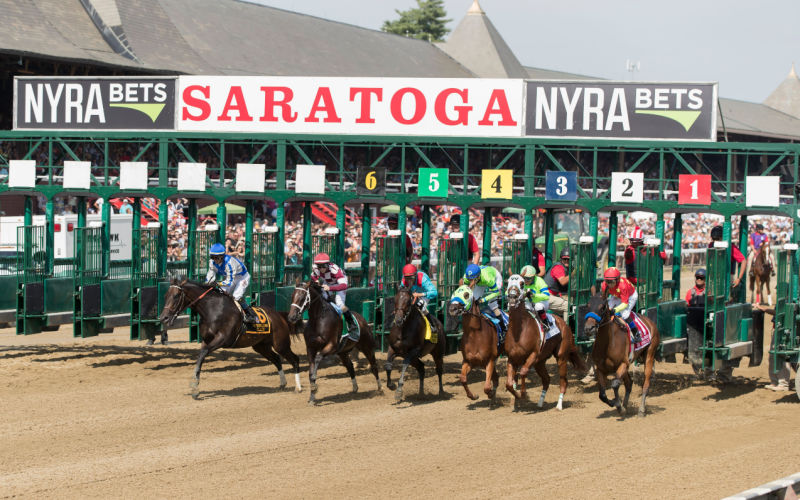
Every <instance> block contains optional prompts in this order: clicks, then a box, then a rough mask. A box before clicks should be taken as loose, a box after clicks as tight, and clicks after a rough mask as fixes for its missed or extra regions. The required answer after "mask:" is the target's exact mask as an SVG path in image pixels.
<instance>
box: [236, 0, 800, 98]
mask: <svg viewBox="0 0 800 500" xmlns="http://www.w3.org/2000/svg"><path fill="white" fill-rule="evenodd" d="M251 1H256V2H258V3H263V4H265V5H270V6H273V7H278V8H281V9H286V10H291V11H295V12H301V13H303V14H309V15H313V16H317V17H321V18H325V19H330V20H334V21H340V22H344V23H348V24H353V25H356V26H361V27H364V28H370V29H376V30H377V29H380V27H381V25H382V24H383V22H384V21H386V20H390V19H396V18H397V17H398V16H397V14H396V13H395V9H397V10H406V9H408V8H412V7H415V6H416V2H415V1H414V0H391V1H390V0H251ZM472 1H473V0H444V5H445V9H446V11H447V18H448V19H452V20H453V21H451V22H450V23H449V24H448V28H450V29H451V30H452V29H454V28H455V27H456V26H457V24H458V22H460V21H461V19H462V18H463V17H464V15H465V14H466V12H467V10H468V9H469V7H470V5H472ZM479 2H480V5H481V7H482V8H483V10H484V12H486V15H487V16H488V17H489V19H490V20H491V21H492V24H494V26H495V28H497V30H498V32H499V33H500V34H501V35H502V37H503V38H504V39H505V41H506V43H507V44H508V45H509V47H511V50H512V51H513V52H514V54H515V55H516V56H517V59H519V61H520V63H522V64H523V65H524V66H532V67H536V68H544V69H552V70H559V71H566V72H569V73H577V74H581V75H588V76H596V77H600V78H608V79H612V80H621V81H631V80H636V81H670V82H719V95H720V96H721V97H726V98H729V99H740V100H744V101H750V102H762V101H764V99H766V98H767V96H768V95H769V94H770V93H771V92H772V91H773V90H774V89H775V88H776V87H777V86H778V85H780V83H781V82H782V81H783V80H784V79H785V78H786V77H787V75H788V74H789V70H790V69H791V67H792V64H793V63H794V62H797V63H800V29H799V28H800V24H798V19H800V1H798V0H769V1H766V2H754V1H752V0H725V1H721V0H691V1H689V0H670V1H668V2H656V1H652V0H604V1H598V0H558V1H552V0H548V1H545V0H535V1H533V0H479ZM628 61H632V62H638V63H639V65H638V67H639V69H638V70H635V71H629V70H628V69H627V62H628ZM798 70H800V68H798Z"/></svg>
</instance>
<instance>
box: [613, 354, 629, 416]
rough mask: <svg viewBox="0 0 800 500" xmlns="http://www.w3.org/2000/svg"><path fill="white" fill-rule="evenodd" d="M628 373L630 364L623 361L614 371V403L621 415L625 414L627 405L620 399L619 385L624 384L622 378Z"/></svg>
mask: <svg viewBox="0 0 800 500" xmlns="http://www.w3.org/2000/svg"><path fill="white" fill-rule="evenodd" d="M627 374H628V364H627V363H621V364H620V365H619V366H618V367H617V371H616V372H615V373H614V380H612V381H611V388H612V389H614V403H615V406H616V408H617V411H618V412H619V414H620V415H625V410H626V409H627V406H623V405H622V403H621V402H620V399H619V386H620V385H621V384H622V378H623V377H624V376H625V375H627ZM626 402H627V398H626Z"/></svg>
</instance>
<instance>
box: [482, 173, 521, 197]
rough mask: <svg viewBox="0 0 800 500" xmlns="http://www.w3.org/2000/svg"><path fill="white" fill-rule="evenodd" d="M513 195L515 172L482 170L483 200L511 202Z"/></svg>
mask: <svg viewBox="0 0 800 500" xmlns="http://www.w3.org/2000/svg"><path fill="white" fill-rule="evenodd" d="M513 194H514V171H513V170H481V198H501V199H504V200H510V199H511V197H512V196H513Z"/></svg>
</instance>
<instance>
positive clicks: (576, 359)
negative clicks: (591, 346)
mask: <svg viewBox="0 0 800 500" xmlns="http://www.w3.org/2000/svg"><path fill="white" fill-rule="evenodd" d="M569 362H570V363H572V366H573V367H574V368H575V369H576V370H578V371H579V372H580V373H586V372H587V371H589V367H588V366H586V363H584V362H583V358H581V356H580V354H578V349H577V347H575V346H573V348H572V349H571V350H570V351H569Z"/></svg>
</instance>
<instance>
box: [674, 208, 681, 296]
mask: <svg viewBox="0 0 800 500" xmlns="http://www.w3.org/2000/svg"><path fill="white" fill-rule="evenodd" d="M682 237H683V216H682V214H679V213H676V214H675V221H674V222H673V223H672V280H673V281H674V282H675V287H674V288H673V289H672V300H678V299H680V297H681V245H682V244H683V242H682V241H681V240H682Z"/></svg>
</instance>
